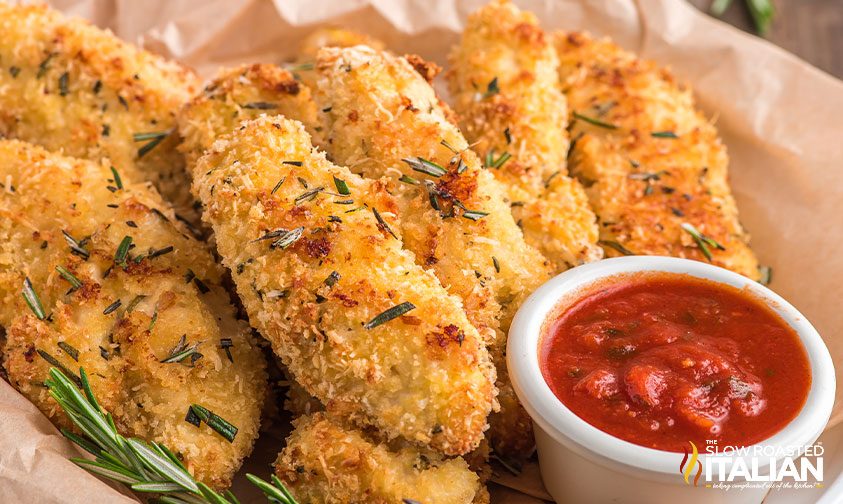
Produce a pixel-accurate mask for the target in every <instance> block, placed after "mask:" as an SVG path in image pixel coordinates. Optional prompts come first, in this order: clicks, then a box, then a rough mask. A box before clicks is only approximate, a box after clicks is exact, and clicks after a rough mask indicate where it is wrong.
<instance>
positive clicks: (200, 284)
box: [193, 277, 211, 294]
mask: <svg viewBox="0 0 843 504" xmlns="http://www.w3.org/2000/svg"><path fill="white" fill-rule="evenodd" d="M193 285H195V286H196V288H197V289H199V292H201V293H202V294H207V293H209V292H211V289H210V288H209V287H208V286H207V285H205V282H203V281H202V280H201V279H200V278H199V277H193Z"/></svg>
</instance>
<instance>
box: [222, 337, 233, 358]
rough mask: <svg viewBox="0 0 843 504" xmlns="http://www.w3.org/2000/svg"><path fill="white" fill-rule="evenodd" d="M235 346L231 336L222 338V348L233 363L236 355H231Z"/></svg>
mask: <svg viewBox="0 0 843 504" xmlns="http://www.w3.org/2000/svg"><path fill="white" fill-rule="evenodd" d="M233 347H234V342H232V341H231V338H220V348H222V349H223V350H224V351H225V355H226V357H228V360H229V362H231V363H234V357H232V356H231V349H232V348H233Z"/></svg>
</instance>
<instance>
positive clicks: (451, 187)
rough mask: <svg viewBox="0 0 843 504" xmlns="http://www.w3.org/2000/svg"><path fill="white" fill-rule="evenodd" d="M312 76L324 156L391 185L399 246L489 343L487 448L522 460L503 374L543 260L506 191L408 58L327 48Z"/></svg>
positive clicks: (515, 408)
mask: <svg viewBox="0 0 843 504" xmlns="http://www.w3.org/2000/svg"><path fill="white" fill-rule="evenodd" d="M413 60H414V61H415V62H416V63H418V60H417V59H415V58H414V59H413ZM425 69H426V67H424V66H422V71H423V72H424V71H425ZM317 71H318V72H319V74H320V78H319V80H318V91H317V93H316V100H317V103H318V105H319V108H320V109H321V110H322V111H323V113H324V118H325V124H326V126H325V132H324V133H325V137H326V149H327V150H328V151H329V153H330V154H331V156H332V157H333V159H334V160H336V161H337V162H341V163H344V164H346V165H347V166H349V168H350V169H351V170H352V171H356V172H361V173H363V174H364V176H367V177H381V176H386V177H388V180H389V182H390V185H391V187H392V188H391V192H393V193H394V194H396V196H397V200H398V218H399V220H400V223H401V234H402V237H403V239H404V243H405V245H406V247H407V248H408V249H410V250H411V251H413V252H414V253H415V256H416V260H417V261H418V262H419V263H420V264H421V265H422V266H424V267H425V268H430V269H431V270H432V271H433V272H434V273H435V274H436V276H437V277H438V278H439V280H440V281H441V282H442V284H443V285H444V286H445V287H446V288H447V289H448V290H449V291H450V292H452V293H453V294H456V295H457V296H459V297H460V298H462V300H463V304H464V306H465V311H466V314H467V315H468V317H469V320H471V322H472V323H473V324H474V325H475V327H477V328H478V329H479V330H481V331H483V332H484V333H485V334H487V335H491V337H490V338H489V339H490V342H491V346H490V351H491V353H492V356H493V359H494V360H495V362H496V365H497V369H498V378H499V380H498V383H497V386H498V388H499V390H500V393H499V394H500V395H499V397H500V403H501V407H502V408H501V412H500V413H498V414H493V415H492V417H491V418H490V423H491V438H492V445H493V447H494V449H495V450H496V451H498V452H499V453H501V454H502V455H504V456H519V455H525V454H526V453H528V452H529V451H530V449H531V447H532V445H533V438H532V435H531V433H530V429H529V425H530V419H529V416H527V414H526V412H525V411H524V410H523V408H521V407H520V405H519V404H518V400H517V398H516V397H515V394H514V392H513V390H512V387H511V385H510V384H509V380H508V377H507V375H506V363H505V359H504V352H505V347H506V331H507V330H508V329H509V323H510V321H511V319H512V315H513V314H514V312H515V310H517V308H518V306H520V304H521V301H522V300H523V299H524V298H525V297H526V296H528V295H529V294H530V293H532V292H533V290H534V289H535V288H536V287H537V286H538V285H540V284H541V283H542V282H544V281H545V280H547V278H549V276H550V274H551V268H550V265H549V263H548V261H546V260H545V258H544V257H543V256H542V255H541V254H540V253H539V252H537V251H536V250H535V249H533V248H532V247H530V246H529V245H527V244H526V243H525V242H524V238H523V236H522V235H521V232H520V230H519V229H518V227H517V226H516V225H515V221H513V219H512V215H511V213H510V209H509V206H508V205H507V204H506V203H505V202H504V199H505V189H504V187H503V186H502V185H501V184H500V183H499V182H498V181H497V180H495V178H494V177H493V176H492V175H491V173H490V172H489V170H485V169H483V168H482V167H481V166H480V160H479V159H478V158H477V156H476V155H475V154H474V153H473V152H472V151H471V150H469V149H468V144H467V142H466V140H465V138H464V137H463V136H462V133H460V131H459V130H458V129H457V127H456V126H455V125H454V124H453V123H451V122H450V121H449V120H448V115H449V114H448V109H447V107H446V106H445V105H444V104H441V103H440V102H439V99H438V98H437V97H436V94H435V93H434V91H433V89H432V88H431V86H430V84H429V83H428V82H427V81H426V80H425V78H424V77H423V75H422V74H420V73H418V72H417V71H416V69H415V68H414V67H413V66H412V65H411V63H410V62H409V61H408V60H407V59H405V58H399V57H396V56H392V55H390V54H388V53H384V52H380V51H375V50H372V49H369V48H365V47H362V46H358V47H354V48H349V49H335V48H326V49H322V50H321V51H320V53H319V56H318V58H317ZM399 177H400V178H399ZM505 407H508V408H509V409H504V408H505Z"/></svg>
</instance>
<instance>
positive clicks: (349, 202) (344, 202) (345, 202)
mask: <svg viewBox="0 0 843 504" xmlns="http://www.w3.org/2000/svg"><path fill="white" fill-rule="evenodd" d="M334 204H335V205H353V204H354V200H353V199H346V200H334Z"/></svg>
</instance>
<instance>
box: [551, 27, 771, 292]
mask: <svg viewBox="0 0 843 504" xmlns="http://www.w3.org/2000/svg"><path fill="white" fill-rule="evenodd" d="M555 43H556V48H557V51H558V53H559V57H560V62H561V64H560V67H559V73H560V80H561V82H562V84H563V88H564V89H565V90H566V95H567V98H568V105H569V107H570V109H571V110H572V111H576V112H578V113H580V114H583V115H586V116H589V117H592V118H596V119H599V120H601V121H603V122H606V123H609V124H613V125H615V126H617V128H616V129H607V128H605V127H600V126H596V125H593V124H589V123H588V122H586V121H584V120H577V121H574V123H573V124H572V126H571V133H572V135H573V137H572V138H574V139H575V145H574V147H573V149H572V153H571V164H570V169H571V171H572V173H574V174H575V175H576V176H577V177H578V178H579V179H580V180H582V181H583V184H584V185H586V187H587V189H586V192H587V193H588V195H589V199H590V201H591V203H592V206H593V208H594V210H595V212H596V213H597V215H598V217H599V219H600V238H601V240H604V241H605V242H608V243H612V244H615V243H617V244H620V245H622V246H623V247H625V248H626V249H628V250H629V251H632V252H634V253H638V254H648V255H669V256H676V257H686V258H689V259H696V260H701V261H705V260H706V258H705V256H704V255H703V253H702V251H701V249H700V248H699V247H698V245H697V244H696V242H695V241H694V240H693V238H692V236H691V235H690V234H689V233H688V232H686V231H684V230H683V229H682V228H681V227H680V226H681V224H682V223H690V224H692V225H693V226H695V227H696V228H697V229H698V230H699V231H700V232H702V233H703V234H704V235H706V236H708V237H710V238H712V239H714V240H716V241H717V242H718V243H720V244H721V245H723V247H724V248H725V250H717V249H715V248H714V247H710V248H711V253H712V255H713V260H712V261H711V262H712V263H713V264H716V265H718V266H722V267H725V268H728V269H731V270H733V271H736V272H738V273H741V274H743V275H745V276H748V277H750V278H753V279H758V278H759V276H760V274H759V272H758V262H757V259H756V258H755V255H754V254H753V253H752V251H751V250H750V248H749V246H748V242H749V236H748V235H747V234H746V232H745V231H744V230H743V228H742V226H741V224H740V222H739V221H738V211H737V207H736V206H735V201H734V199H733V198H732V193H731V190H730V188H729V184H728V173H727V167H728V157H727V155H726V148H725V146H724V145H723V143H722V142H721V141H720V139H719V138H718V136H717V130H716V129H715V128H714V126H713V124H712V123H711V122H710V121H708V120H707V119H706V118H705V117H704V116H703V114H702V113H700V112H699V111H698V110H697V109H696V107H695V104H694V98H693V95H692V93H691V91H690V90H689V89H688V88H686V87H684V86H682V85H680V84H677V83H676V81H675V79H674V78H673V76H672V75H671V74H670V72H668V71H667V70H665V69H662V68H659V67H658V66H656V65H655V64H654V63H652V62H649V61H644V60H640V59H638V58H636V57H635V55H633V54H631V53H629V52H626V51H624V50H622V49H621V48H619V47H618V46H617V45H615V44H613V43H612V42H610V41H608V40H593V39H592V38H591V37H589V36H588V35H585V34H580V33H569V34H567V33H559V34H557V35H556V37H555ZM654 132H672V133H675V134H676V135H677V136H678V138H663V137H661V138H660V137H653V136H652V133H654ZM656 175H657V177H656ZM645 178H649V180H645ZM604 248H605V250H606V253H607V255H609V256H617V255H620V252H618V251H617V250H615V249H614V248H612V247H610V246H604Z"/></svg>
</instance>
